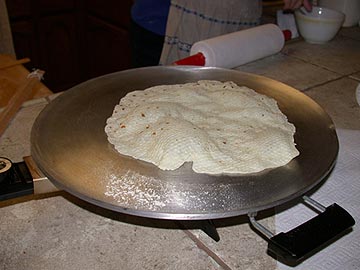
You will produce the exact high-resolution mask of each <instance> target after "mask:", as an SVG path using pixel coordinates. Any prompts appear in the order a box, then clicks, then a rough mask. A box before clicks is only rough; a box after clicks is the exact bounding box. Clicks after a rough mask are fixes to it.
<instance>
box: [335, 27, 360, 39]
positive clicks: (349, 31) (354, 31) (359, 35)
mask: <svg viewBox="0 0 360 270" xmlns="http://www.w3.org/2000/svg"><path fill="white" fill-rule="evenodd" d="M339 35H341V36H345V37H349V38H353V39H356V40H360V31H359V26H354V27H343V28H341V29H340V31H339Z"/></svg>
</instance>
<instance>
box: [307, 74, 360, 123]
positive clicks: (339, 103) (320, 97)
mask: <svg viewBox="0 0 360 270" xmlns="http://www.w3.org/2000/svg"><path fill="white" fill-rule="evenodd" d="M357 86H358V81H356V80H353V79H349V78H342V79H339V80H336V81H333V82H329V83H327V84H324V85H322V86H319V87H315V88H313V89H310V90H309V91H306V92H305V94H307V95H308V96H310V97H311V98H313V99H314V100H315V101H316V102H317V103H318V104H319V105H320V106H322V107H323V108H324V110H325V111H326V112H327V113H328V114H329V115H330V117H331V118H332V120H333V121H334V123H335V126H336V127H337V128H346V129H360V106H359V105H358V103H357V101H356V98H355V91H356V87H357Z"/></svg>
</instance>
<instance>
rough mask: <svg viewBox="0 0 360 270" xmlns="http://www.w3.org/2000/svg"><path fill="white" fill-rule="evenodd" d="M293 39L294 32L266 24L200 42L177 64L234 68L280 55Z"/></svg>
mask: <svg viewBox="0 0 360 270" xmlns="http://www.w3.org/2000/svg"><path fill="white" fill-rule="evenodd" d="M290 38H291V32H290V31H288V30H285V31H282V30H281V29H280V28H279V27H278V26H277V25H275V24H265V25H261V26H257V27H253V28H249V29H246V30H241V31H237V32H233V33H230V34H226V35H222V36H218V37H214V38H210V39H206V40H202V41H199V42H196V43H194V44H193V46H192V47H191V51H190V56H189V57H187V58H183V59H180V60H178V61H176V62H175V63H174V65H197V66H207V67H222V68H234V67H237V66H241V65H243V64H246V63H249V62H252V61H255V60H258V59H261V58H264V57H266V56H270V55H273V54H276V53H278V52H280V51H281V49H282V48H283V47H284V44H285V40H288V39H290Z"/></svg>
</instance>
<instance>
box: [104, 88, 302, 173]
mask: <svg viewBox="0 0 360 270" xmlns="http://www.w3.org/2000/svg"><path fill="white" fill-rule="evenodd" d="M105 132H106V134H107V136H108V140H109V142H110V143H111V144H113V145H114V147H115V149H116V150H117V151H118V152H119V153H120V154H123V155H127V156H131V157H133V158H136V159H140V160H143V161H147V162H151V163H153V164H155V165H156V166H158V167H159V168H160V169H162V170H175V169H177V168H179V167H180V166H181V165H183V164H184V163H185V162H192V163H193V164H192V168H193V170H194V171H195V172H197V173H208V174H222V173H253V172H259V171H262V170H264V169H267V168H274V167H279V166H283V165H285V164H287V163H288V162H289V161H290V160H292V159H293V158H294V157H296V156H297V155H298V154H299V152H298V150H297V149H296V147H295V143H294V136H293V135H294V133H295V126H294V125H293V124H291V123H289V122H288V120H287V117H286V116H285V115H284V114H283V113H282V112H281V111H280V109H279V108H278V105H277V103H276V101H275V100H274V99H272V98H269V97H267V96H265V95H261V94H258V93H257V92H255V91H254V90H252V89H250V88H247V87H244V86H238V85H236V84H235V83H233V82H219V81H198V82H195V83H186V84H177V85H159V86H154V87H151V88H148V89H146V90H139V91H133V92H131V93H128V94H127V95H126V96H125V97H123V98H122V99H121V100H120V104H118V105H116V106H115V108H114V111H113V115H112V116H111V117H109V118H108V119H107V124H106V127H105Z"/></svg>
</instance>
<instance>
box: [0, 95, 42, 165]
mask: <svg viewBox="0 0 360 270" xmlns="http://www.w3.org/2000/svg"><path fill="white" fill-rule="evenodd" d="M46 104H47V102H40V103H35V104H31V105H29V106H25V107H23V108H21V109H20V111H19V112H18V113H17V115H16V116H15V117H14V119H13V120H12V122H11V123H10V125H9V126H8V128H7V129H6V130H5V132H4V133H3V134H2V136H1V137H0V152H1V156H4V157H7V158H9V159H11V160H12V161H13V162H19V161H22V159H23V157H25V156H29V155H30V134H31V128H32V126H33V123H34V122H35V119H36V116H37V115H38V114H39V113H40V112H41V111H42V109H43V108H44V107H45V106H46Z"/></svg>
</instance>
